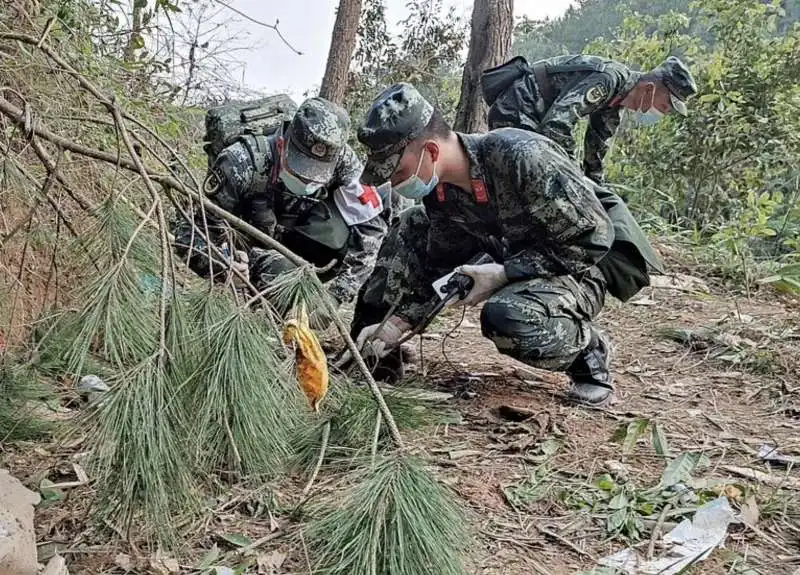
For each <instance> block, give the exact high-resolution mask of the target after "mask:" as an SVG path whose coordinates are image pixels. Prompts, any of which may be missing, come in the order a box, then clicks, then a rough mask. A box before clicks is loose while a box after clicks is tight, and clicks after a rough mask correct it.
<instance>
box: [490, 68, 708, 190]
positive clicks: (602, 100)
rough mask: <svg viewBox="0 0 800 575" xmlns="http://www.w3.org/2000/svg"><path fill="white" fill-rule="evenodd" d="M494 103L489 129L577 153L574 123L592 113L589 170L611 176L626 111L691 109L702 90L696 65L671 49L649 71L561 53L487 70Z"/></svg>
mask: <svg viewBox="0 0 800 575" xmlns="http://www.w3.org/2000/svg"><path fill="white" fill-rule="evenodd" d="M481 86H482V88H483V96H484V99H485V100H486V102H487V103H488V104H489V106H491V107H490V108H489V117H488V121H489V129H491V130H494V129H496V128H521V129H523V130H530V131H532V132H536V133H538V134H542V135H543V136H547V137H548V138H550V139H551V140H554V141H555V142H556V143H558V144H559V145H560V146H561V147H562V148H564V150H565V151H566V152H567V153H568V154H570V155H574V152H575V140H574V138H573V130H574V128H575V125H576V124H577V123H578V120H580V119H581V118H586V119H587V120H588V121H589V126H588V127H587V129H586V136H585V138H584V142H583V171H584V174H586V176H588V177H589V178H591V179H592V180H594V181H595V182H597V183H603V158H604V157H605V155H606V152H607V151H608V143H609V141H610V139H611V138H612V137H613V136H614V134H615V133H616V131H617V128H618V127H619V123H620V112H621V111H622V110H623V109H627V110H629V111H630V112H633V113H635V114H636V116H637V119H638V121H639V123H640V124H641V125H650V124H654V123H655V122H658V120H659V119H660V118H661V117H662V116H664V115H665V114H669V113H671V112H676V113H678V114H680V115H682V116H685V115H686V113H687V109H686V100H687V99H688V98H689V97H691V96H692V95H694V94H696V93H697V86H696V85H695V82H694V79H693V78H692V74H691V72H690V71H689V68H687V67H686V65H685V64H684V63H683V62H681V60H680V59H678V58H676V57H674V56H671V57H669V58H667V59H666V60H665V61H664V62H663V63H661V65H659V66H658V67H656V68H655V69H653V70H651V71H649V72H644V73H643V72H637V71H635V70H631V69H630V68H628V67H627V66H626V65H624V64H622V63H620V62H615V61H613V60H608V59H606V58H601V57H599V56H587V55H585V54H580V55H570V56H557V57H555V58H550V59H547V60H541V61H539V62H535V63H534V64H532V65H528V63H527V62H526V61H525V59H524V58H522V57H521V56H518V57H516V58H514V59H512V60H510V61H508V62H506V63H505V64H503V65H501V66H498V67H496V68H492V69H489V70H486V71H485V72H484V73H483V76H482V78H481Z"/></svg>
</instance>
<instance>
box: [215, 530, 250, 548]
mask: <svg viewBox="0 0 800 575" xmlns="http://www.w3.org/2000/svg"><path fill="white" fill-rule="evenodd" d="M220 537H221V538H222V539H224V540H225V541H227V542H228V543H230V544H231V545H236V547H247V546H248V545H250V544H251V543H252V540H251V539H250V538H249V537H245V536H244V535H239V534H237V533H223V534H222V535H220Z"/></svg>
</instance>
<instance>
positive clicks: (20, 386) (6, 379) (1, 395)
mask: <svg viewBox="0 0 800 575" xmlns="http://www.w3.org/2000/svg"><path fill="white" fill-rule="evenodd" d="M51 398H52V393H51V392H50V391H49V390H48V389H47V388H46V387H45V386H44V385H42V384H41V383H39V381H38V380H37V379H36V377H35V375H34V374H33V373H31V372H30V370H27V369H25V368H23V367H22V366H19V365H10V364H8V363H7V362H3V363H0V444H2V443H3V442H4V441H25V440H31V439H38V438H41V437H42V436H45V435H47V434H49V433H51V432H52V431H53V430H54V425H53V424H52V423H51V422H49V421H45V420H43V419H41V418H39V417H37V416H36V415H35V414H34V413H33V412H34V410H33V406H34V405H36V403H40V404H41V402H43V401H45V400H47V399H51Z"/></svg>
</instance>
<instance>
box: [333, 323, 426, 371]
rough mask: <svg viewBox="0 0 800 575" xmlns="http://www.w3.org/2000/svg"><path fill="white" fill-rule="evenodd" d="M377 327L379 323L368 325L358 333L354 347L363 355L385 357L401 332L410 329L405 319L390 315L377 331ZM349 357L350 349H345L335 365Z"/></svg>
mask: <svg viewBox="0 0 800 575" xmlns="http://www.w3.org/2000/svg"><path fill="white" fill-rule="evenodd" d="M379 327H381V324H379V323H376V324H373V325H368V326H367V327H365V328H364V329H362V330H361V332H360V333H359V334H358V337H357V338H356V347H357V348H358V349H359V351H360V352H361V353H362V355H363V356H364V357H367V356H373V357H377V358H378V359H382V358H384V357H386V356H387V355H389V352H390V351H391V350H392V349H393V348H394V347H395V346H396V344H397V342H398V341H400V338H402V337H403V334H404V333H405V332H407V331H408V330H409V329H411V325H410V324H409V323H408V322H407V321H405V320H403V319H401V318H399V317H397V316H392V317H390V318H389V319H388V320H387V321H386V323H384V324H383V327H381V329H380V331H378V328H379ZM351 359H353V356H352V354H351V353H350V350H347V351H346V352H345V353H344V355H343V356H342V358H341V359H340V360H339V361H338V362H337V363H336V365H337V367H341V366H343V365H345V364H347V363H348V362H349V361H350V360H351Z"/></svg>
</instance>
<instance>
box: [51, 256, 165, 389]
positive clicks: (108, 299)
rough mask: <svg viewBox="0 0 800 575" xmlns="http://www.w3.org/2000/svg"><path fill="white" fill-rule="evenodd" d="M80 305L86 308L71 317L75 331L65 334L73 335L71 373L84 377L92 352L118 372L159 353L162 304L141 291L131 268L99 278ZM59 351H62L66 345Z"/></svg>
mask: <svg viewBox="0 0 800 575" xmlns="http://www.w3.org/2000/svg"><path fill="white" fill-rule="evenodd" d="M80 301H84V302H86V303H85V304H84V306H83V308H82V309H81V310H80V311H79V312H78V314H77V315H75V316H72V318H71V320H72V321H73V322H74V324H73V326H72V327H70V328H65V329H66V331H67V332H73V333H74V339H73V340H72V341H71V342H70V344H69V345H68V346H67V348H66V350H65V355H64V356H63V357H62V360H63V362H64V364H65V365H66V366H67V372H68V373H72V374H81V373H83V371H82V370H83V367H84V364H85V362H86V359H87V357H88V356H89V354H90V353H92V352H96V353H98V354H99V355H100V357H102V358H103V359H105V360H106V361H109V362H110V363H111V364H112V365H113V366H115V367H126V366H128V367H129V366H132V365H137V364H139V363H141V362H142V361H144V360H145V358H147V357H149V356H150V355H152V354H153V353H154V352H155V350H156V346H157V345H158V331H159V330H158V312H157V305H156V304H157V298H154V297H153V296H151V295H148V294H146V293H145V292H144V291H143V290H142V289H141V288H140V286H139V274H138V272H137V270H136V269H135V268H133V267H132V266H131V265H130V264H128V263H126V262H124V261H123V262H120V263H119V264H118V265H117V266H113V267H112V268H111V269H109V270H108V271H106V273H104V274H103V275H101V276H99V277H97V278H96V279H95V280H94V281H93V282H92V283H91V284H90V285H89V286H88V287H87V288H86V290H85V291H84V295H83V297H82V298H81V300H80ZM60 332H61V330H56V331H55V332H54V335H55V334H58V333H60ZM45 345H48V343H46V344H45ZM56 345H57V346H59V347H63V342H62V343H61V344H58V343H57V344H56Z"/></svg>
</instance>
